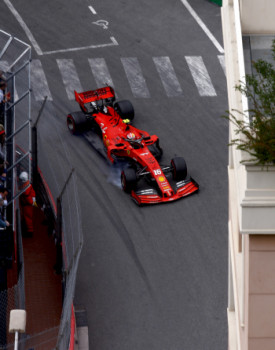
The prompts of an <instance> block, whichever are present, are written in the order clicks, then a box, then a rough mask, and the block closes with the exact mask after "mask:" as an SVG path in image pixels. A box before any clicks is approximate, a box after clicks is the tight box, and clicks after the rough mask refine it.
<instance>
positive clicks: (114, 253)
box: [0, 0, 228, 350]
mask: <svg viewBox="0 0 275 350" xmlns="http://www.w3.org/2000/svg"><path fill="white" fill-rule="evenodd" d="M186 3H187V2H186V1H184V0H183V1H181V0H171V1H164V0H158V1H157V0H151V1H145V0H141V1H138V2H136V1H133V0H128V1H126V0H117V1H111V0H106V1H99V0H94V1H89V0H78V1H76V0H68V1H66V2H64V1H62V0H55V1H42V0H29V1H28V2H27V3H26V2H22V1H21V0H4V1H2V2H1V4H0V28H1V29H3V30H5V31H7V32H9V33H11V34H12V35H15V36H16V37H18V38H20V39H22V40H24V41H26V42H28V43H30V44H31V45H32V47H33V51H32V52H33V63H32V66H33V77H32V84H33V114H34V115H35V113H37V111H38V109H39V107H40V105H41V101H42V99H43V97H44V96H45V95H46V94H47V95H48V96H49V101H48V102H47V107H46V109H47V110H48V114H49V115H50V116H49V117H48V118H44V119H43V118H41V122H39V127H38V131H39V132H40V135H42V136H41V137H42V139H43V153H44V157H45V158H44V160H45V164H46V166H44V168H45V176H46V178H47V181H48V182H49V184H50V187H51V189H52V191H53V193H54V194H55V195H57V194H58V193H59V191H60V190H61V188H62V186H63V184H64V181H65V180H66V177H67V175H68V174H69V172H70V169H71V168H72V167H74V168H75V169H76V174H77V179H78V181H77V190H78V194H79V198H80V205H81V214H82V229H83V233H84V247H83V250H82V255H81V259H80V265H79V269H78V278H77V285H76V292H75V305H76V306H79V307H83V308H85V310H86V312H87V318H88V326H89V342H90V349H93V350H94V349H95V350H97V349H98V350H99V349H100V350H105V349H106V350H110V349H112V350H130V349H134V350H168V349H169V350H180V349H186V350H193V349H194V350H208V349H209V350H221V349H226V347H227V316H226V307H227V201H228V196H227V163H228V161H227V158H228V148H227V139H228V130H227V122H226V121H225V120H224V119H222V118H221V117H220V116H221V115H222V114H223V113H224V111H225V110H226V109H227V97H226V80H225V72H224V64H223V52H222V49H221V47H222V33H221V17H220V9H219V8H218V7H217V6H215V5H213V4H212V3H210V2H208V1H206V0H192V1H190V0H189V3H190V5H192V9H193V10H194V12H195V13H196V14H197V15H198V18H199V21H198V20H197V19H195V18H194V16H193V15H192V14H191V12H190V10H188V8H187V7H186ZM10 4H12V6H13V7H14V8H15V9H16V11H17V13H18V14H19V15H20V18H21V19H22V20H23V21H24V23H25V25H26V26H27V27H28V28H29V30H30V32H31V33H32V34H33V37H32V38H30V36H29V35H27V34H26V32H25V31H24V30H23V29H22V26H21V25H20V24H19V22H18V17H17V19H16V16H15V14H14V13H12V12H11V10H10ZM187 4H188V3H187ZM201 23H204V24H205V26H206V27H205V28H207V29H208V30H209V32H210V33H212V34H213V36H214V38H215V39H216V41H213V38H212V39H211V37H209V33H208V32H206V30H205V28H202V26H201V25H200V24H201ZM217 43H219V44H220V47H219V45H218V44H217ZM41 77H42V78H41ZM105 83H111V84H112V85H113V86H114V88H115V90H116V92H117V94H118V97H119V98H121V99H129V100H131V101H132V103H133V105H134V107H135V112H136V116H135V122H134V125H135V126H136V127H138V128H140V129H144V130H146V131H148V132H150V133H152V134H156V135H158V136H159V138H160V142H161V146H162V148H163V149H164V156H163V161H162V163H164V164H169V162H170V159H171V158H173V157H174V156H175V155H177V156H183V157H185V159H186V162H187V166H188V169H189V172H190V174H191V175H192V177H193V178H194V179H195V180H196V181H197V182H198V183H199V184H200V192H199V193H198V194H196V195H194V196H191V197H188V198H186V199H182V200H180V201H176V202H173V203H169V204H167V205H155V206H149V207H142V208H139V207H137V206H136V204H135V203H134V202H133V201H131V199H130V197H129V196H128V195H126V194H125V193H123V192H122V190H121V189H120V187H119V185H118V182H119V181H118V180H119V173H118V172H117V171H115V170H114V169H111V168H110V167H109V166H108V165H107V164H106V162H105V160H104V159H103V158H102V157H101V156H100V155H99V154H98V153H97V152H96V151H95V150H94V149H93V148H92V147H91V146H90V145H89V143H88V142H87V141H86V140H85V139H84V138H82V137H74V136H71V135H70V134H69V132H68V130H67V128H66V115H67V114H68V113H69V112H71V111H73V110H77V109H78V108H77V105H76V103H75V102H74V101H73V93H72V91H73V89H74V88H75V89H76V90H78V91H79V90H81V89H83V90H86V89H94V88H96V87H99V86H101V85H105ZM41 163H43V161H41ZM40 165H41V167H42V169H43V164H40Z"/></svg>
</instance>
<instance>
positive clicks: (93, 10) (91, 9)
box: [88, 6, 96, 15]
mask: <svg viewBox="0 0 275 350" xmlns="http://www.w3.org/2000/svg"><path fill="white" fill-rule="evenodd" d="M88 8H89V10H90V11H91V12H92V14H93V15H96V10H95V9H94V8H93V6H88Z"/></svg>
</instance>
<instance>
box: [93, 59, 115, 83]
mask: <svg viewBox="0 0 275 350" xmlns="http://www.w3.org/2000/svg"><path fill="white" fill-rule="evenodd" d="M89 64H90V67H91V70H92V73H93V76H94V78H95V81H96V84H97V87H98V88H100V87H102V86H106V85H110V86H112V87H114V83H113V81H112V78H111V75H110V73H109V70H108V67H107V64H106V61H105V59H104V58H89Z"/></svg>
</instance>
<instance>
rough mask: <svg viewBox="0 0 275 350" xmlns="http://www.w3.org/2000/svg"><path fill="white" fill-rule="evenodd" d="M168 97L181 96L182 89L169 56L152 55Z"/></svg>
mask: <svg viewBox="0 0 275 350" xmlns="http://www.w3.org/2000/svg"><path fill="white" fill-rule="evenodd" d="M153 60H154V63H155V66H156V69H157V71H158V73H159V76H160V79H161V81H162V84H163V87H164V89H165V91H166V94H167V96H168V97H174V96H181V95H182V89H181V86H180V83H179V81H178V79H177V76H176V73H175V71H174V68H173V66H172V63H171V61H170V58H169V57H153Z"/></svg>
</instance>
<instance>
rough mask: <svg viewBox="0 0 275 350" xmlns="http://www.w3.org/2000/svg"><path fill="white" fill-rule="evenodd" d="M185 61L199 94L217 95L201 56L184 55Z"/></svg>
mask: <svg viewBox="0 0 275 350" xmlns="http://www.w3.org/2000/svg"><path fill="white" fill-rule="evenodd" d="M185 59H186V62H187V64H188V66H189V69H190V71H191V74H192V77H193V79H194V82H195V84H196V86H197V88H198V91H199V94H200V96H217V94H216V91H215V89H214V86H213V84H212V82H211V79H210V76H209V74H208V72H207V69H206V67H205V65H204V63H203V60H202V57H201V56H186V57H185Z"/></svg>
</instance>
